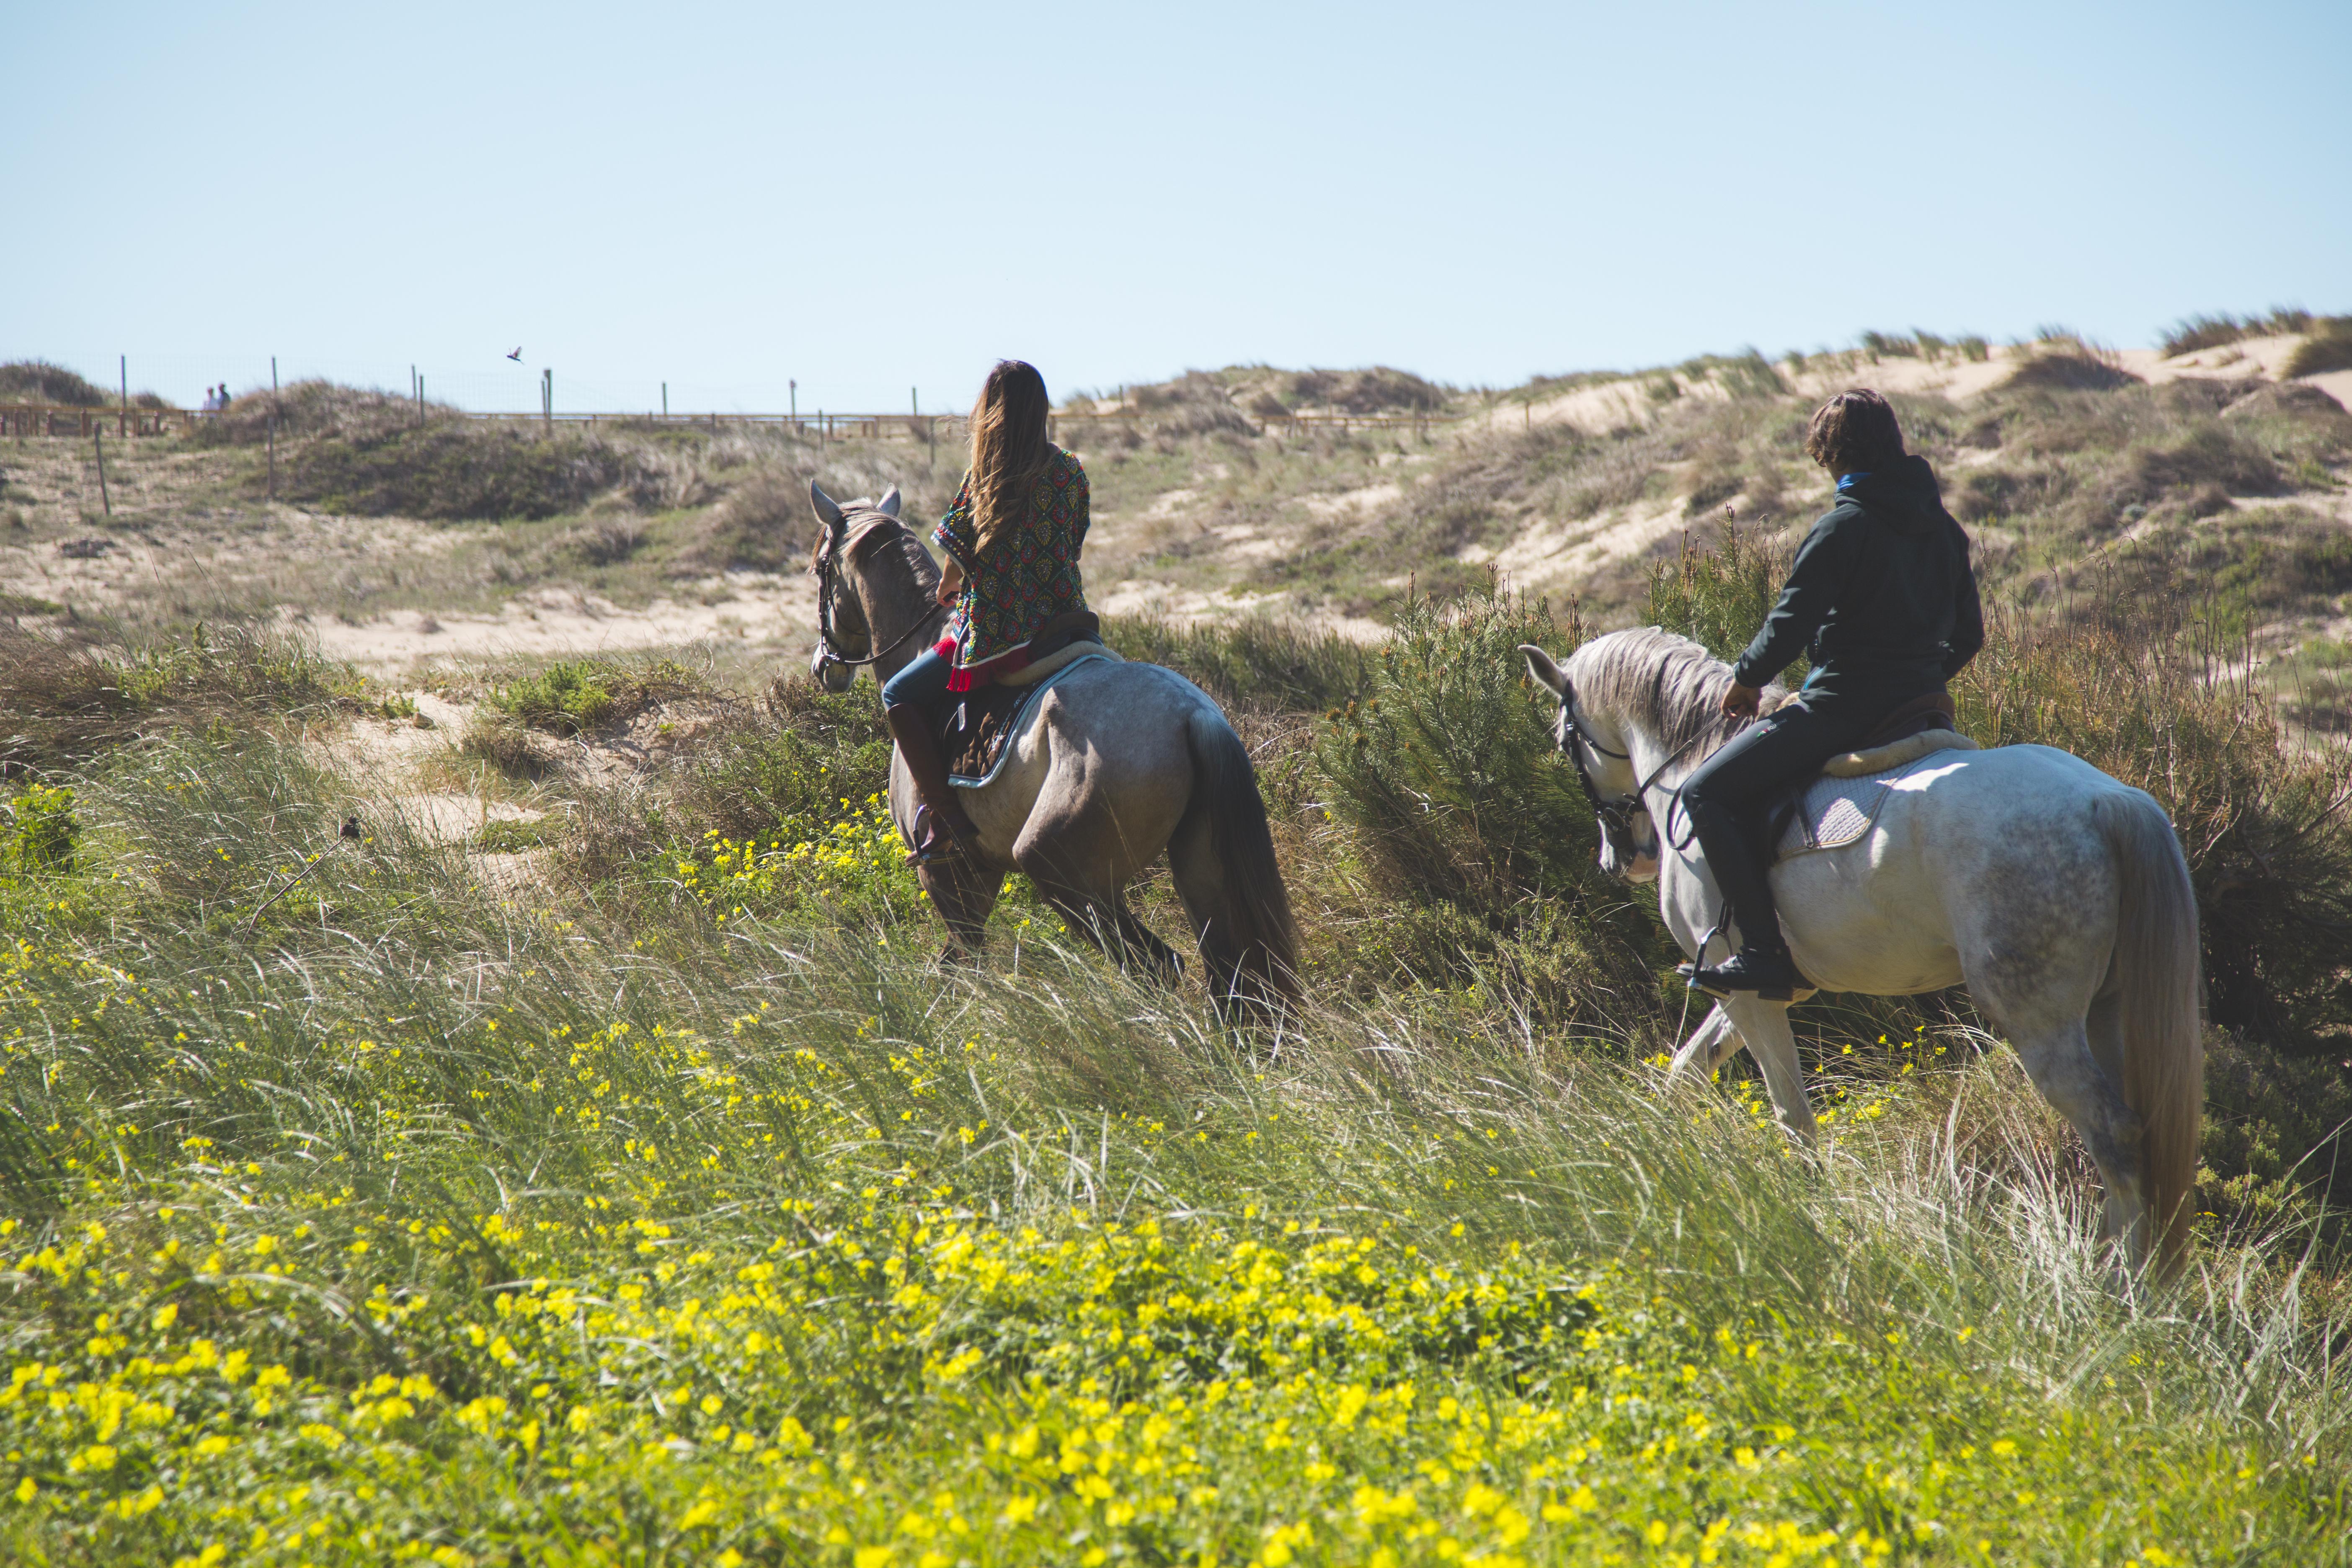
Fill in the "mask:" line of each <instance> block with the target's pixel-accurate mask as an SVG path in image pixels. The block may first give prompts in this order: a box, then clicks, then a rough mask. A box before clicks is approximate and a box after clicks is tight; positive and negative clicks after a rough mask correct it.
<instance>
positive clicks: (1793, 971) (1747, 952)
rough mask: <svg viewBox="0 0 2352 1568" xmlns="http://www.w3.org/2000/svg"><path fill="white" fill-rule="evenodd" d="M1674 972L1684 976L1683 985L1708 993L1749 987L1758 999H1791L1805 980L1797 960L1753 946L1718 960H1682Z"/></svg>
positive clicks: (1724, 993)
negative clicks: (1799, 970) (1703, 962)
mask: <svg viewBox="0 0 2352 1568" xmlns="http://www.w3.org/2000/svg"><path fill="white" fill-rule="evenodd" d="M1675 973H1677V974H1680V975H1681V976H1682V977H1683V983H1684V984H1685V985H1691V986H1695V987H1696V988H1697V989H1698V990H1701V991H1704V992H1706V993H1707V994H1709V995H1711V996H1728V995H1730V994H1732V993H1733V992H1737V991H1752V992H1754V993H1755V994H1756V999H1757V1000H1758V1001H1759V1002H1787V1001H1790V1000H1793V999H1794V998H1795V995H1796V992H1797V987H1798V986H1799V985H1801V984H1803V983H1804V982H1803V978H1802V977H1801V975H1799V974H1798V973H1797V965H1796V962H1795V961H1794V960H1793V959H1791V958H1790V956H1789V954H1788V953H1787V952H1785V951H1782V952H1759V951H1758V950H1757V949H1755V948H1752V947H1744V948H1741V949H1740V950H1739V951H1738V952H1736V953H1734V954H1732V955H1731V956H1730V957H1729V958H1727V959H1725V960H1724V961H1723V962H1722V963H1709V964H1698V963H1685V964H1682V965H1680V966H1679V967H1677V968H1676V970H1675Z"/></svg>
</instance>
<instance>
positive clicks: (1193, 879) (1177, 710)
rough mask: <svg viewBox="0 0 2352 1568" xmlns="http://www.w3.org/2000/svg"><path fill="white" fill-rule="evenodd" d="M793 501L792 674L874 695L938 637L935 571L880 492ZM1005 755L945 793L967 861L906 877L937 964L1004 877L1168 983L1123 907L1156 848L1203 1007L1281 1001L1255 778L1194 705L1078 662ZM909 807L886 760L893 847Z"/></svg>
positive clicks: (817, 492)
mask: <svg viewBox="0 0 2352 1568" xmlns="http://www.w3.org/2000/svg"><path fill="white" fill-rule="evenodd" d="M809 500H810V504H811V505H813V506H814V508H815V509H816V515H817V521H819V522H820V523H822V524H823V525H824V528H823V532H822V534H821V535H820V537H819V538H818V540H817V543H816V548H815V551H814V553H813V554H812V556H811V558H810V567H809V569H810V571H811V572H812V573H813V574H814V575H815V576H816V578H817V583H818V600H819V602H818V611H817V613H818V628H819V633H820V635H819V637H818V638H817V647H816V652H815V654H814V656H813V658H812V659H811V661H810V667H809V672H810V674H811V675H813V676H814V677H815V679H817V680H818V681H819V682H821V683H822V684H823V685H824V688H825V689H827V690H829V691H845V690H847V689H849V687H850V685H851V683H852V682H854V681H855V680H856V678H857V671H858V670H859V669H860V668H872V669H873V671H874V674H875V679H876V680H877V682H879V681H887V680H888V679H890V677H891V676H893V675H895V674H897V673H898V671H899V670H900V669H902V668H905V667H906V666H907V664H908V662H909V661H910V660H912V659H913V658H915V657H916V656H917V655H919V654H920V653H921V652H922V651H923V650H924V649H926V648H928V647H930V646H931V645H932V644H933V643H934V642H936V641H937V640H938V639H939V636H940V625H941V623H942V622H943V620H944V619H945V617H946V616H947V611H946V610H945V609H944V608H942V607H941V606H940V605H939V604H938V602H937V601H936V599H935V598H934V597H933V595H934V593H935V591H936V590H937V588H938V585H939V580H940V574H939V569H938V568H937V567H936V566H935V565H933V564H932V562H931V557H930V553H929V552H928V551H926V550H925V549H924V548H923V545H922V542H921V541H919V539H917V538H916V536H915V534H914V533H913V532H912V531H910V530H908V528H907V527H906V526H905V525H904V524H903V523H901V522H900V521H898V507H899V497H898V489H897V488H896V487H895V486H894V487H893V488H892V489H890V490H889V491H888V492H887V494H885V495H884V496H883V497H882V499H881V500H878V501H872V500H854V501H849V502H847V503H841V502H836V501H835V500H833V498H832V497H830V496H828V495H826V494H825V493H824V490H823V489H819V488H818V487H817V485H816V484H815V483H814V481H812V482H811V484H810V485H809ZM1008 745H1009V746H1010V748H1011V752H1010V755H1009V756H1008V757H1007V759H1006V761H1005V763H1004V765H1003V767H1002V768H1001V769H1000V770H999V771H998V772H997V774H996V776H995V777H994V778H993V779H992V780H991V781H990V782H989V783H988V784H986V785H984V786H982V787H980V788H974V789H967V790H965V791H964V792H963V805H964V809H965V811H966V812H967V813H968V814H970V816H971V820H972V825H973V826H975V827H977V828H978V829H979V848H980V854H979V856H978V858H977V859H976V860H973V861H956V860H948V861H940V862H936V863H934V864H931V865H927V866H923V867H920V868H918V871H917V876H918V877H919V879H921V881H922V884H923V890H924V891H925V892H926V893H927V894H929V897H930V900H931V903H932V905H933V907H934V908H936V909H937V910H939V911H940V915H941V916H942V917H943V918H944V919H945V920H946V921H947V923H948V931H949V933H950V942H949V952H950V956H956V957H969V956H971V955H973V954H976V953H977V952H979V951H980V949H981V947H982V944H983V942H985V940H986V939H985V927H986V923H987V921H988V915H989V911H990V910H992V909H993V908H994V907H995V905H996V900H997V895H998V894H999V892H1000V891H1001V890H1002V889H1003V883H1004V876H1005V873H1006V872H1008V871H1013V870H1018V871H1021V872H1023V873H1024V874H1025V875H1026V876H1027V877H1028V878H1029V879H1030V881H1031V882H1032V883H1034V885H1035V887H1036V889H1037V890H1038V892H1039V893H1040V894H1041V895H1043V896H1044V898H1045V900H1046V901H1047V902H1048V903H1050V904H1051V905H1052V906H1053V907H1054V909H1055V910H1056V911H1058V912H1059V913H1060V914H1061V915H1062V916H1063V917H1064V918H1065V919H1066V920H1067V921H1069V922H1070V926H1071V929H1072V930H1074V931H1079V932H1081V933H1083V934H1084V935H1085V936H1086V937H1087V939H1088V940H1089V941H1091V942H1095V943H1096V944H1097V946H1099V947H1100V948H1102V949H1103V950H1104V951H1105V952H1108V953H1109V954H1110V955H1111V956H1112V957H1114V958H1116V959H1118V960H1119V961H1120V962H1121V963H1139V964H1140V965H1141V966H1142V967H1143V968H1145V969H1146V970H1148V971H1150V972H1151V973H1155V974H1157V975H1159V976H1160V977H1161V978H1163V979H1167V980H1171V981H1172V980H1174V979H1175V978H1177V977H1178V976H1180V975H1181V973H1182V972H1183V960H1182V959H1181V957H1180V956H1179V955H1178V954H1177V952H1175V950H1174V949H1172V948H1171V947H1170V946H1169V945H1168V944H1167V943H1166V942H1162V941H1161V940H1160V937H1159V936H1158V935H1157V934H1156V933H1155V932H1154V931H1152V930H1151V928H1150V927H1149V926H1147V925H1145V924H1144V923H1143V922H1142V921H1139V920H1138V919H1137V918H1136V917H1135V914H1134V912H1133V911H1132V910H1129V908H1128V907H1127V902H1126V889H1127V887H1128V885H1129V883H1131V882H1133V881H1134V880H1135V879H1137V878H1138V877H1139V876H1141V875H1142V874H1143V872H1144V871H1145V869H1146V868H1149V867H1150V865H1151V863H1152V862H1153V861H1154V860H1156V859H1158V858H1159V857H1160V851H1161V850H1162V849H1163V848H1164V849H1165V850H1166V851H1167V852H1168V864H1169V870H1170V872H1171V876H1172V879H1173V880H1174V882H1175V885H1176V894H1177V897H1178V898H1179V899H1181V900H1182V902H1183V905H1184V912H1185V914H1186V916H1187V917H1188V918H1189V919H1190V920H1191V921H1192V931H1193V935H1194V937H1195V939H1196V940H1197V942H1198V944H1199V947H1200V952H1201V957H1202V963H1204V964H1205V965H1206V966H1207V971H1208V976H1207V977H1208V982H1209V987H1210V991H1211V993H1212V994H1213V995H1214V996H1215V997H1216V998H1217V999H1218V1001H1219V1004H1220V1005H1221V1006H1234V1005H1238V1006H1239V1007H1240V1008H1241V1009H1243V1010H1244V1012H1245V1013H1248V1014H1252V1015H1255V1016H1260V1017H1264V1016H1269V1015H1270V1014H1272V1013H1273V1012H1275V1011H1276V1010H1278V1009H1279V1008H1281V1007H1282V1006H1284V1005H1287V1004H1289V1003H1291V1002H1293V1001H1295V1000H1296V999H1297V963H1298V937H1297V926H1296V924H1295V923H1294V921H1292V918H1291V912H1290V895H1289V892H1288V890H1287V889H1286V888H1285V887H1284V885H1283V880H1282V870H1281V868H1280V866H1279V865H1278V864H1277V863H1276V859H1275V854H1274V839H1273V836H1272V835H1271V834H1270V833H1269V832H1268V830H1267V827H1266V818H1265V805H1264V803H1263V802H1262V801H1260V800H1259V798H1258V793H1257V773H1256V770H1255V768H1253V767H1252V766H1251V765H1250V758H1249V752H1248V751H1247V750H1246V749H1245V748H1244V746H1243V744H1242V742H1241V737H1240V736H1238V735H1236V734H1235V733H1234V728H1233V726H1232V725H1231V724H1230V723H1228V722H1227V721H1226V720H1225V716H1224V713H1223V711H1222V710H1220V709H1219V708H1218V707H1217V705H1216V703H1215V702H1214V701H1213V700H1211V699H1210V697H1209V696H1208V694H1207V693H1206V692H1204V691H1202V689H1200V688H1199V687H1197V686H1195V685H1193V684H1192V682H1191V681H1189V680H1187V679H1184V678H1183V677H1182V676H1181V675H1178V674H1177V673H1176V672H1175V671H1173V670H1171V669H1163V668H1160V667H1159V666H1158V665H1152V664H1129V663H1126V662H1124V661H1120V660H1117V659H1105V660H1090V661H1087V662H1084V663H1081V664H1079V665H1077V666H1076V667H1075V668H1071V669H1069V670H1068V671H1067V673H1066V674H1063V675H1061V676H1060V677H1059V678H1058V679H1055V683H1054V685H1053V686H1052V688H1051V689H1048V690H1047V691H1046V692H1045V694H1044V695H1043V696H1042V697H1041V698H1040V699H1039V700H1037V702H1036V703H1035V704H1034V705H1033V706H1032V708H1031V709H1030V710H1029V713H1028V715H1027V717H1025V718H1024V721H1022V724H1021V727H1020V731H1019V732H1018V733H1016V734H1015V735H1014V736H1013V738H1012V739H1011V741H1010V742H1008ZM916 804H917V803H916V797H915V789H914V784H913V781H912V780H911V779H910V778H909V777H908V773H907V766H906V763H905V761H904V760H903V759H901V758H899V757H898V756H897V755H895V754H894V755H893V756H892V758H891V765H890V815H891V816H892V818H893V819H894V820H896V821H897V823H898V832H899V835H900V837H903V838H905V839H906V840H907V842H908V844H909V845H911V844H912V843H913V842H914V820H915V806H916Z"/></svg>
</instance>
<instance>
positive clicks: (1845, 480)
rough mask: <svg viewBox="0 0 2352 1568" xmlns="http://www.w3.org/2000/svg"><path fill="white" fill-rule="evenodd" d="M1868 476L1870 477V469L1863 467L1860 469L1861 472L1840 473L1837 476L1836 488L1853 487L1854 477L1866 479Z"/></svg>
mask: <svg viewBox="0 0 2352 1568" xmlns="http://www.w3.org/2000/svg"><path fill="white" fill-rule="evenodd" d="M1868 478H1870V471H1869V470H1868V469H1867V468H1865V469H1864V470H1862V471H1861V472H1859V473H1853V474H1840V475H1839V476H1838V482H1837V488H1838V489H1842V490H1843V489H1853V481H1854V480H1856V479H1868Z"/></svg>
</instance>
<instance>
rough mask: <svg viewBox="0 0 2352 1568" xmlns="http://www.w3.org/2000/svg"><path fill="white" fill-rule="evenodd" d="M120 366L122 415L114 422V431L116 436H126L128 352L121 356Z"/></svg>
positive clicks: (128, 381) (129, 424)
mask: <svg viewBox="0 0 2352 1568" xmlns="http://www.w3.org/2000/svg"><path fill="white" fill-rule="evenodd" d="M121 371H122V416H121V418H120V419H118V420H117V421H116V422H115V426H114V433H115V434H116V435H118V436H128V435H130V434H131V356H130V355H129V354H124V355H123V356H122V358H121Z"/></svg>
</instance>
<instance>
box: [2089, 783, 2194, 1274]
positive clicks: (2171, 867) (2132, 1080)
mask: <svg viewBox="0 0 2352 1568" xmlns="http://www.w3.org/2000/svg"><path fill="white" fill-rule="evenodd" d="M2091 809H2092V813H2093V816H2095V819H2096V821H2097V823H2098V826H2099V833H2100V835H2101V837H2104V838H2105V840H2106V843H2107V850H2108V853H2109V854H2110V855H2111V856H2112V857H2113V858H2114V859H2115V867H2116V889H2117V891H2118V893H2119V894H2120V897H2121V900H2122V908H2121V909H2120V910H2119V911H2118V917H2119V918H2118V920H2117V922H2116V954H2115V961H2114V968H2113V971H2112V973H2113V978H2114V980H2115V981H2116V992H2117V995H2118V1000H2119V1002H2120V1004H2121V1006H2122V1010H2123V1029H2124V1083H2123V1089H2124V1100H2125V1102H2126V1104H2128V1105H2129V1106H2130V1107H2131V1108H2132V1110H2134V1111H2135V1112H2137V1114H2138V1116H2139V1119H2140V1122H2141V1126H2142V1128H2143V1132H2142V1137H2141V1142H2140V1173H2141V1182H2142V1184H2143V1185H2144V1187H2145V1188H2146V1190H2147V1201H2148V1207H2149V1215H2148V1223H2149V1227H2150V1231H2151V1236H2152V1239H2153V1240H2154V1241H2155V1243H2156V1246H2157V1256H2158V1273H2159V1275H2162V1276H2169V1275H2170V1274H2171V1273H2172V1272H2173V1271H2174V1270H2175V1269H2176V1268H2179V1263H2180V1253H2181V1247H2182V1246H2183V1244H2184V1243H2185V1242H2186V1241H2187V1239H2188V1235H2189V1220H2190V1218H2191V1217H2192V1215H2191V1212H2190V1205H2189V1189H2190V1188H2191V1187H2192V1186H2194V1185H2195V1184H2196V1181H2197V1134H2198V1125H2199V1122H2200V1120H2201V1119H2202V1117H2203V1114H2204V1109H2205V1041H2204V1035H2203V1021H2202V1018H2201V1016H2200V1005H2199V1003H2200V994H2201V993H2202V991H2203V983H2202V981H2201V979H2200V973H2199V962H2198V937H2197V892H2196V889H2195V888H2194V887H2193V886H2191V884H2190V882H2189V862H2188V861H2187V860H2186V859H2185V858H2182V856H2181V853H2180V841H2179V838H2177V837H2174V835H2173V831H2172V824H2171V822H2170V821H2169V820H2168V819H2167V818H2166V816H2165V815H2164V808H2163V807H2162V806H2160V805H2157V804H2156V802H2155V801H2154V800H2153V799H2151V798H2150V797H2149V796H2148V795H2146V794H2144V793H2142V792H2141V791H2139V790H2130V791H2128V792H2110V793H2108V794H2105V795H2100V796H2099V797H2098V799H2097V800H2096V801H2095V803H2094V804H2093V805H2092V808H2091Z"/></svg>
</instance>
